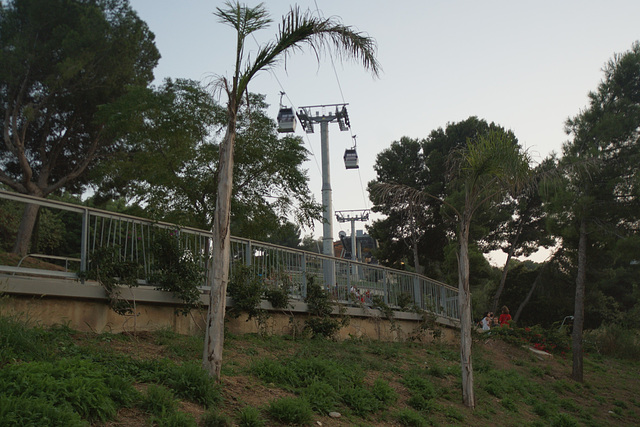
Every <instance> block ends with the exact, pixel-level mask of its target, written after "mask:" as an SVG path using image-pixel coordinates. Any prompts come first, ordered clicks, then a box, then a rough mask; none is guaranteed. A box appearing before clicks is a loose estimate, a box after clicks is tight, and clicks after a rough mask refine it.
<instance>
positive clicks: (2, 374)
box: [0, 359, 136, 421]
mask: <svg viewBox="0 0 640 427" xmlns="http://www.w3.org/2000/svg"><path fill="white" fill-rule="evenodd" d="M122 387H125V388H124V389H122ZM0 389H2V393H3V394H4V395H6V396H15V397H18V396H31V397H32V398H36V399H42V400H45V399H46V400H47V401H49V402H51V403H53V404H54V405H56V406H62V407H64V406H67V405H68V406H69V407H71V408H72V409H73V411H74V412H76V413H77V414H78V415H80V416H81V417H82V418H85V419H89V420H96V421H106V420H109V419H112V418H114V417H115V415H116V408H117V407H118V405H120V404H125V403H127V404H128V403H131V402H132V401H133V396H134V394H135V393H136V392H135V390H134V389H133V387H132V386H131V384H130V383H123V382H120V381H118V380H117V378H116V379H114V378H113V377H112V376H111V375H110V373H108V372H107V371H105V370H104V369H102V368H101V367H100V366H99V365H96V364H95V363H91V362H88V361H84V360H79V359H63V360H61V361H56V362H31V363H29V364H12V365H8V366H5V367H3V369H2V370H1V371H0Z"/></svg>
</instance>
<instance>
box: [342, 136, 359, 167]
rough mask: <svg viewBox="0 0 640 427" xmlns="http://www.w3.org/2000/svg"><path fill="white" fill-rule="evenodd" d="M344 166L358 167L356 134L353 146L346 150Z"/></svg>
mask: <svg viewBox="0 0 640 427" xmlns="http://www.w3.org/2000/svg"><path fill="white" fill-rule="evenodd" d="M343 158H344V167H345V168H346V169H358V168H359V166H358V153H357V152H356V136H355V135H354V136H353V147H351V148H347V149H346V150H344V157H343Z"/></svg>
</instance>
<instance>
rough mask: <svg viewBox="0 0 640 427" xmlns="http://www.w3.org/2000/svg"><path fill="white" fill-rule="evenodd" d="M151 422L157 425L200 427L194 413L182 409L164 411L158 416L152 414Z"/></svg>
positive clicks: (159, 426)
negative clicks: (187, 412)
mask: <svg viewBox="0 0 640 427" xmlns="http://www.w3.org/2000/svg"><path fill="white" fill-rule="evenodd" d="M149 422H150V423H151V425H153V426H157V427H198V423H197V422H196V419H195V418H194V417H193V415H191V414H185V413H184V412H180V411H174V412H168V413H165V412H163V413H162V414H160V415H158V416H152V417H151V418H150V419H149Z"/></svg>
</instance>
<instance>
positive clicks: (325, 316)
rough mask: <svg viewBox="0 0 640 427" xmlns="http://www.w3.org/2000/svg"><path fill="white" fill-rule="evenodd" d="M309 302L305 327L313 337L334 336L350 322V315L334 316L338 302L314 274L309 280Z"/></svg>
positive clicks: (307, 297) (307, 300) (307, 299)
mask: <svg viewBox="0 0 640 427" xmlns="http://www.w3.org/2000/svg"><path fill="white" fill-rule="evenodd" d="M304 301H305V302H306V303H307V311H308V312H309V315H310V316H312V317H309V318H308V319H307V320H305V329H306V330H307V331H309V332H310V333H311V336H313V337H324V338H332V337H334V336H335V334H336V333H337V332H338V331H339V330H340V328H342V327H344V326H346V325H348V324H349V317H348V316H340V317H339V318H335V317H333V316H332V313H333V310H334V308H335V307H336V306H337V303H335V302H333V301H332V298H331V295H330V294H329V293H328V292H327V291H325V290H324V289H323V287H322V286H320V285H319V284H317V283H316V282H315V278H314V277H313V276H309V278H308V280H307V296H306V297H305V300H304Z"/></svg>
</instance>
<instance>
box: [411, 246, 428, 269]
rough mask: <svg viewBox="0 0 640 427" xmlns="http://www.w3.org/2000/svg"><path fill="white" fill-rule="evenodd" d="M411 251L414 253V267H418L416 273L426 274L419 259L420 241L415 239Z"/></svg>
mask: <svg viewBox="0 0 640 427" xmlns="http://www.w3.org/2000/svg"><path fill="white" fill-rule="evenodd" d="M411 251H412V252H413V265H414V266H415V267H416V273H418V274H424V270H425V269H424V267H423V266H421V265H420V258H419V257H418V239H413V243H412V245H411Z"/></svg>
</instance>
